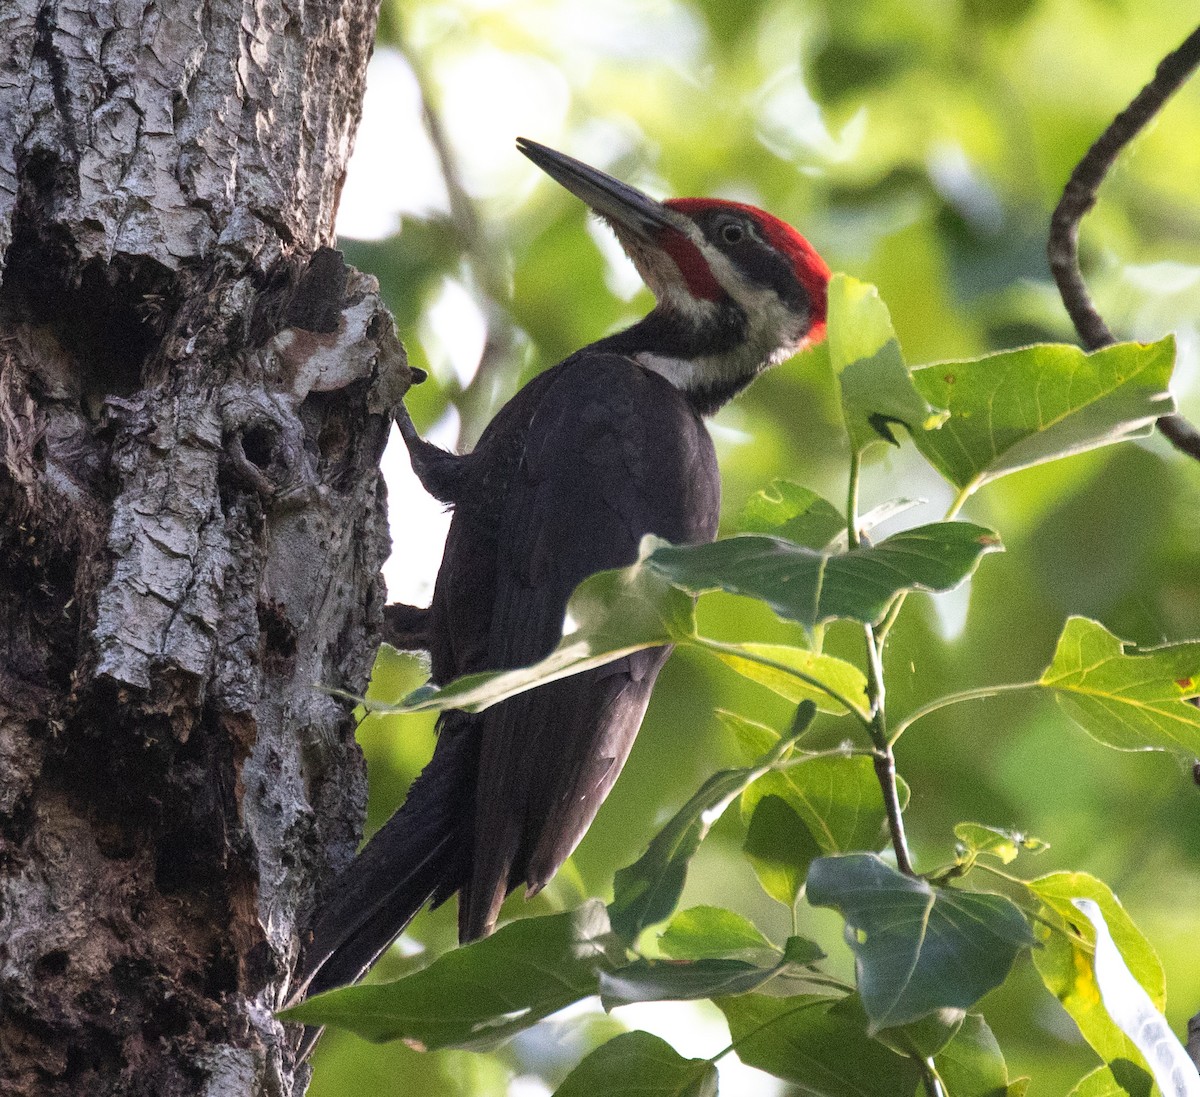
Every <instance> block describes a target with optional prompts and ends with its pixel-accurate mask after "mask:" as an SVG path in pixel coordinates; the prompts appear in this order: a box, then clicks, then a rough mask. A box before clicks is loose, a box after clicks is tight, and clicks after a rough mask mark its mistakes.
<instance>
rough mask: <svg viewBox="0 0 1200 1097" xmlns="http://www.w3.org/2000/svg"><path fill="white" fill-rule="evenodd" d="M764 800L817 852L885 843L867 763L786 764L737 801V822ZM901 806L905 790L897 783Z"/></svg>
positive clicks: (832, 758)
mask: <svg viewBox="0 0 1200 1097" xmlns="http://www.w3.org/2000/svg"><path fill="white" fill-rule="evenodd" d="M766 796H776V797H778V798H779V799H781V800H783V802H784V803H786V804H787V805H788V806H789V807H790V808H791V809H792V810H793V811H794V812H795V813H796V814H797V815H798V816H799V817H800V819H801V820H802V821H803V822H804V825H805V826H806V827H807V828H808V830H809V832H810V833H811V834H812V836H813V838H814V839H815V840H816V843H817V845H818V846H820V847H821V852H822V853H846V852H849V851H851V850H856V849H879V848H880V847H881V846H882V845H883V843H884V842H885V841H886V837H885V834H884V823H885V822H886V820H887V812H886V810H885V808H884V804H883V793H881V792H880V791H879V778H878V777H877V776H876V775H875V766H874V764H873V763H872V761H871V759H870V758H867V757H864V756H862V755H824V756H821V757H813V758H805V759H804V760H803V761H800V760H797V759H792V761H790V762H789V763H788V764H787V765H786V766H785V767H783V768H781V769H779V770H776V771H775V772H773V773H769V774H766V775H764V776H763V777H761V778H759V780H758V781H756V782H755V783H754V784H753V785H751V786H750V787H749V788H748V789H747V790H746V792H745V793H744V794H743V796H742V818H743V819H745V820H746V821H747V822H749V820H750V819H751V818H752V816H753V814H754V812H755V810H756V808H757V806H758V803H759V801H760V800H762V799H763V798H764V797H766ZM900 798H901V804H902V805H903V804H905V803H907V801H908V786H907V785H905V784H904V782H903V781H900Z"/></svg>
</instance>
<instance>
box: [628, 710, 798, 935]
mask: <svg viewBox="0 0 1200 1097" xmlns="http://www.w3.org/2000/svg"><path fill="white" fill-rule="evenodd" d="M803 711H804V716H803V717H802V716H801V715H800V714H799V713H798V714H797V720H796V722H795V724H793V728H792V731H793V734H792V735H791V736H790V737H788V738H781V739H780V740H779V742H777V743H776V744H775V745H774V746H772V747H771V749H770V750H768V751H767V752H766V753H765V754H764V755H763V756H762V757H761V758H760V759H759V761H758V763H757V764H756V765H753V766H748V767H746V768H744V769H727V770H722V771H721V772H720V773H715V774H713V776H712V777H710V778H709V779H708V780H707V781H705V782H704V784H703V785H701V787H700V789H699V791H698V792H696V794H695V795H694V796H692V797H691V799H689V800H688V802H687V803H686V804H684V805H683V807H681V808H680V809H679V811H677V812H676V813H675V815H674V817H673V818H672V819H671V820H670V821H669V822H668V823H667V825H666V826H664V827H663V828H662V830H660V831H659V832H658V834H656V835H655V836H654V838H653V839H652V840H651V842H650V845H649V847H648V848H647V850H646V852H645V853H644V854H642V856H641V857H639V858H638V860H637V861H635V862H634V863H633V864H632V865H627V866H626V867H625V868H623V869H620V870H618V872H617V874H616V876H615V877H614V878H613V901H612V904H611V905H610V906H609V908H608V910H609V916H610V918H611V919H612V925H613V929H614V930H615V931H616V932H617V933H618V934H619V935H620V936H621V937H622V938H623V939H624V940H626V941H632V940H633V939H634V938H636V937H637V935H638V934H639V933H640V932H641V931H642V930H643V929H645V928H646V927H647V926H651V925H654V924H655V923H656V922H661V921H663V920H664V919H666V918H669V917H670V916H671V914H672V912H673V911H674V910H675V906H676V904H677V903H678V902H679V896H680V895H681V894H682V893H683V885H684V882H685V880H686V879H687V870H688V863H689V862H690V861H691V859H692V855H693V854H694V853H695V852H696V850H697V849H699V847H700V843H701V842H702V841H703V840H704V836H705V835H706V834H707V833H708V831H709V828H710V827H711V826H712V825H713V823H715V822H716V821H717V819H719V818H720V816H721V814H722V813H723V812H724V811H725V808H727V807H728V806H729V804H730V803H731V802H732V801H733V799H734V797H736V796H737V795H738V794H739V793H741V791H742V790H743V789H745V788H746V787H747V786H749V785H750V784H752V783H753V782H754V781H756V780H757V779H758V778H759V777H761V776H763V775H764V774H766V773H769V772H770V771H771V770H772V769H773V768H774V767H775V766H777V765H779V764H780V763H781V762H782V761H783V760H784V759H785V758H786V757H787V756H788V754H789V753H790V752H791V748H792V744H793V743H794V742H795V740H796V739H798V738H799V737H800V736H801V735H803V734H804V732H805V731H807V730H808V725H809V724H810V723H811V722H812V718H813V716H814V715H816V706H815V705H813V704H812V703H811V702H807V703H806V704H805V706H803Z"/></svg>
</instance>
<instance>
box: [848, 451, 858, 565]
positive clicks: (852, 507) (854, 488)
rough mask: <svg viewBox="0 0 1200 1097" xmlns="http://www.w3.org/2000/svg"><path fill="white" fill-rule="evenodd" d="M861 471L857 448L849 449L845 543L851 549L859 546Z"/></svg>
mask: <svg viewBox="0 0 1200 1097" xmlns="http://www.w3.org/2000/svg"><path fill="white" fill-rule="evenodd" d="M861 473H862V455H861V454H860V453H859V452H858V450H857V449H852V450H851V451H850V480H849V484H848V486H847V488H846V543H847V545H848V546H849V548H850V549H851V551H853V550H854V549H856V548H858V546H859V539H858V481H859V478H860V475H861Z"/></svg>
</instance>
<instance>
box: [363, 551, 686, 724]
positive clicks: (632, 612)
mask: <svg viewBox="0 0 1200 1097" xmlns="http://www.w3.org/2000/svg"><path fill="white" fill-rule="evenodd" d="M656 544H662V542H661V541H657V540H656V539H655V538H648V539H647V541H646V543H645V545H644V551H650V550H651V549H652V548H653V547H654V546H655V545H656ZM693 609H694V607H693V605H692V600H691V598H689V597H688V596H687V595H686V594H684V593H683V592H682V591H680V590H678V589H677V588H676V587H675V586H673V585H672V584H671V583H670V582H667V581H664V579H663V578H662V577H661V576H660V575H658V574H656V573H655V572H654V571H651V570H648V569H647V568H646V566H645V560H644V559H643V560H641V561H639V562H638V563H636V564H632V565H630V566H629V567H627V568H618V569H616V570H613V571H602V572H600V573H599V574H597V575H593V576H592V577H591V578H589V579H585V580H584V582H583V583H581V584H580V585H579V587H578V588H577V589H576V590H575V593H574V594H572V595H571V600H570V602H569V603H568V604H567V620H568V621H569V622H572V623H573V624H574V625H575V628H574V630H573V631H571V632H570V633H569V634H568V635H566V636H564V637H563V639H562V641H561V642H560V643H559V645H558V647H557V648H555V649H554V651H552V652H551V653H550V654H549V655H548V656H546V658H545V659H543V660H541V661H540V662H538V663H534V664H533V665H532V666H529V667H521V668H519V669H517V670H504V671H490V672H485V673H481V674H468V675H465V676H464V677H462V678H458V679H456V680H455V681H453V682H451V683H450V684H449V685H446V686H443V687H442V688H440V689H439V688H438V687H437V686H429V685H427V686H422V687H421V688H420V689H418V690H415V691H413V692H412V693H410V694H409V695H408V696H407V697H406V698H405V699H404V701H403V702H402V703H401V704H399V705H395V706H387V705H375V706H372V707H373V708H376V709H378V710H379V711H383V712H421V711H424V710H426V709H447V708H457V709H465V710H466V711H467V712H479V711H480V710H482V709H485V708H488V707H489V706H491V705H494V704H496V703H497V702H498V701H503V700H504V699H505V698H506V697H511V696H513V695H514V694H517V693H522V692H524V691H525V690H527V689H532V688H533V687H534V686H539V685H544V684H545V683H546V682H553V681H555V680H556V679H558V678H565V677H567V676H568V675H570V674H578V673H579V672H580V671H584V670H588V669H589V668H591V667H596V666H601V665H603V664H604V663H609V662H612V660H614V659H619V658H620V657H621V656H623V655H628V654H629V653H630V652H634V651H639V650H641V649H642V648H649V647H658V646H660V645H662V644H669V643H671V642H672V641H675V640H682V639H686V638H687V637H689V636H691V635H692V634H693V632H694V613H693Z"/></svg>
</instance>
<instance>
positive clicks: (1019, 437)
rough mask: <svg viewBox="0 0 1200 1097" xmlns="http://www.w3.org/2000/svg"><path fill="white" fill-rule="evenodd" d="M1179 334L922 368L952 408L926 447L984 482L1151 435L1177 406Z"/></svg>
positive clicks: (946, 466)
mask: <svg viewBox="0 0 1200 1097" xmlns="http://www.w3.org/2000/svg"><path fill="white" fill-rule="evenodd" d="M1174 361H1175V340H1174V338H1173V337H1172V336H1167V337H1166V338H1165V339H1162V340H1160V341H1159V342H1157V343H1119V344H1117V345H1116V346H1112V347H1106V348H1105V349H1104V350H1099V351H1095V352H1094V353H1092V354H1087V353H1085V352H1084V351H1082V350H1080V349H1079V348H1078V347H1074V346H1069V345H1067V344H1061V343H1044V344H1040V345H1038V346H1032V347H1023V348H1022V349H1020V350H1011V351H1003V352H1001V353H1000V354H989V355H987V356H986V357H983V358H977V359H971V360H968V361H961V362H941V363H938V364H936V365H932V366H926V367H924V368H922V369H917V370H914V371H913V375H912V376H913V380H914V381H915V382H916V387H917V388H918V389H919V390H920V391H921V393H922V394H923V395H924V397H925V398H926V399H928V400H929V401H931V402H932V403H934V404H936V405H937V406H938V407H943V408H947V409H949V411H950V418H949V420H947V421H946V423H944V424H943V425H942V426H941V427H940V429H938V430H936V431H915V432H913V441H914V442H915V443H916V445H917V448H918V449H919V450H920V451H921V452H922V453H923V454H924V455H925V457H926V458H927V459H928V461H929V462H930V464H932V465H933V466H934V468H936V469H937V470H938V471H939V472H940V473H941V474H942V475H943V476H945V477H946V479H947V480H949V481H950V482H951V483H952V484H954V485H955V486H956V487H959V488H965V487H968V486H971V487H978V486H979V485H981V484H985V483H987V481H989V480H994V479H996V477H998V476H1003V475H1004V474H1005V473H1007V472H1014V471H1015V470H1017V469H1021V468H1026V467H1027V466H1029V465H1036V464H1038V463H1039V462H1042V461H1052V460H1054V459H1055V458H1058V457H1065V456H1067V455H1068V454H1071V453H1079V452H1081V451H1082V450H1086V449H1093V448H1094V447H1096V446H1103V445H1107V444H1109V443H1110V442H1119V441H1120V440H1121V439H1123V438H1129V437H1132V436H1134V435H1137V434H1139V433H1145V432H1146V431H1148V430H1149V429H1150V428H1151V427H1152V426H1153V425H1154V421H1155V420H1156V419H1158V418H1159V417H1160V416H1162V415H1167V414H1169V413H1170V412H1171V411H1172V410H1173V408H1174V403H1173V401H1172V400H1171V397H1170V394H1169V393H1168V392H1167V381H1168V380H1169V379H1170V376H1171V368H1172V366H1173V364H1174Z"/></svg>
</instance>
